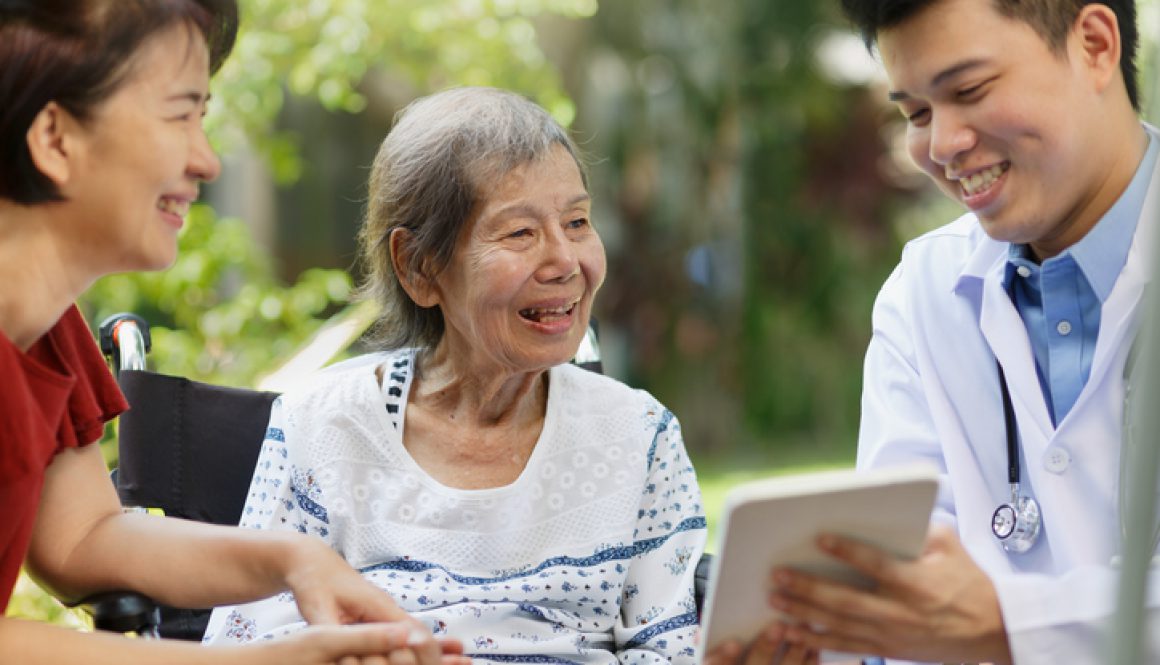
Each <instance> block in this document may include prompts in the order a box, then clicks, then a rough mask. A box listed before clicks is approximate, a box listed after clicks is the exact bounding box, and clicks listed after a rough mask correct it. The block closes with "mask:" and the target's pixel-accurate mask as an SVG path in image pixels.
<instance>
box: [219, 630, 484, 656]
mask: <svg viewBox="0 0 1160 665" xmlns="http://www.w3.org/2000/svg"><path fill="white" fill-rule="evenodd" d="M435 644H436V643H435V640H434V639H433V638H431V637H430V634H427V635H425V636H424V635H422V634H417V633H416V631H415V630H414V628H413V625H412V624H411V623H410V622H396V623H364V624H359V625H355V626H311V627H309V628H307V629H305V630H303V631H301V632H298V633H294V634H293V635H289V636H287V637H285V638H281V639H277V640H272V641H269V642H261V643H256V644H248V645H244V646H236V647H214V648H213V649H214V650H216V651H218V652H219V653H220V655H222V656H224V658H222V659H221V660H220V661H214V662H221V663H222V664H223V665H243V664H245V665H255V664H256V665H267V664H268V665H414V664H422V665H470V663H471V661H470V659H468V658H466V657H464V656H463V655H462V650H461V649H460V650H454V649H452V650H449V651H444V652H442V653H438V652H439V647H438V646H435V651H436V652H437V653H438V655H436V656H434V657H433V658H432V653H431V649H430V647H431V646H432V645H435ZM444 646H445V648H446V643H445V645H444Z"/></svg>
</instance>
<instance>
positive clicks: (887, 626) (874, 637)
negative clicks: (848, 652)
mask: <svg viewBox="0 0 1160 665" xmlns="http://www.w3.org/2000/svg"><path fill="white" fill-rule="evenodd" d="M773 604H774V607H776V608H777V609H778V610H779V611H781V612H782V614H785V615H787V616H789V617H791V618H792V619H793V620H794V624H793V625H790V626H786V629H785V640H786V641H787V642H789V643H790V644H794V645H804V646H806V647H809V648H811V649H820V648H822V646H825V645H824V644H823V643H822V642H820V641H819V639H818V638H819V637H824V638H838V639H843V640H851V641H855V642H858V643H865V644H873V645H878V644H879V643H880V642H881V641H882V640H883V639H888V637H889V638H890V639H892V636H895V635H898V634H902V635H924V634H926V633H927V629H928V627H927V626H926V625H925V624H921V625H920V624H917V623H915V622H914V621H913V620H912V619H913V617H907V619H908V620H907V621H904V622H894V621H891V620H889V619H882V618H880V617H870V618H866V617H852V616H848V615H845V614H842V613H839V612H836V611H834V610H832V609H830V608H826V607H819V606H816V605H811V604H810V603H809V602H807V601H803V600H798V599H792V598H785V597H783V596H778V597H775V598H774V600H773ZM876 651H877V647H876V648H875V649H871V650H869V652H870V653H875V652H876Z"/></svg>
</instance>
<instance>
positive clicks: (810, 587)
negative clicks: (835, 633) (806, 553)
mask: <svg viewBox="0 0 1160 665" xmlns="http://www.w3.org/2000/svg"><path fill="white" fill-rule="evenodd" d="M769 604H770V605H771V606H772V607H773V608H774V609H777V610H780V611H782V612H785V613H786V614H788V615H790V616H791V617H793V618H795V619H798V620H799V621H818V620H819V619H825V621H821V623H822V624H823V625H833V624H835V622H837V621H838V620H842V621H843V622H852V623H855V624H863V623H875V624H882V623H890V624H898V625H908V624H924V621H923V616H922V614H920V613H918V612H916V611H915V610H914V609H913V608H912V606H911V603H910V602H908V598H907V597H899V593H898V590H897V589H892V588H890V587H889V586H887V585H885V584H880V585H879V587H878V588H877V589H876V590H875V591H873V592H870V591H864V590H862V589H856V588H854V587H850V586H846V585H845V584H839V583H837V582H832V581H830V580H827V579H825V578H822V577H817V576H814V575H810V574H807V573H801V572H798V571H793V570H777V571H775V572H774V576H773V591H772V593H771V594H770V597H769Z"/></svg>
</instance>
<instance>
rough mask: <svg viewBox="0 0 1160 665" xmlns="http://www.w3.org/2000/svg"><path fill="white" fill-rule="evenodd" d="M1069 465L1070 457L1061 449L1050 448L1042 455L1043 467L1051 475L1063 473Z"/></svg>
mask: <svg viewBox="0 0 1160 665" xmlns="http://www.w3.org/2000/svg"><path fill="white" fill-rule="evenodd" d="M1070 465H1071V455H1070V454H1069V453H1068V452H1067V451H1066V450H1064V449H1063V448H1052V449H1051V450H1049V451H1047V454H1046V455H1044V459H1043V467H1044V468H1046V469H1047V470H1048V471H1050V472H1052V473H1063V472H1064V471H1067V467H1068V466H1070Z"/></svg>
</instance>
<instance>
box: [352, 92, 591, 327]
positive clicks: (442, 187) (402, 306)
mask: <svg viewBox="0 0 1160 665" xmlns="http://www.w3.org/2000/svg"><path fill="white" fill-rule="evenodd" d="M557 145H559V146H563V147H564V148H565V149H566V150H567V151H568V153H569V154H570V155H571V156H572V159H574V160H575V161H576V166H577V168H578V169H580V177H581V178H582V180H583V182H584V186H585V188H587V187H588V178H587V175H586V174H585V170H584V165H583V163H582V162H581V159H580V157H579V150H578V148H577V147H576V145H575V144H574V143H573V142H572V139H571V138H569V136H568V133H567V132H566V131H565V130H564V128H563V127H561V126H560V125H559V123H557V122H556V121H555V120H554V119H553V118H552V116H551V115H549V114H548V112H547V111H545V110H544V109H542V108H541V107H539V106H537V105H536V104H535V103H533V102H531V101H529V100H527V99H525V98H524V97H521V96H520V95H517V94H515V93H511V92H507V91H504V90H497V89H495V88H455V89H452V90H445V91H443V92H439V93H436V94H433V95H430V96H427V97H422V98H420V99H417V100H415V101H413V102H411V103H410V104H408V105H407V107H406V108H404V109H403V110H402V111H400V112H399V114H398V115H397V116H396V117H395V126H394V127H393V128H392V129H391V131H390V133H389V134H387V137H386V139H384V140H383V144H382V146H380V147H379V152H378V154H377V155H376V156H375V161H374V166H373V167H372V169H371V176H370V182H369V192H368V201H367V212H366V218H365V219H364V220H363V225H362V229H361V230H360V231H359V236H358V239H359V248H360V254H361V258H362V262H363V269H364V274H365V275H366V277H365V280H364V282H363V284H362V285H361V287H360V290H359V293H360V296H361V297H363V298H367V299H372V300H375V301H377V302H378V303H379V305H380V306H381V312H382V313H381V315H380V318H379V320H378V322H377V324H376V326H375V329H374V332H373V334H372V339H373V341H375V342H377V343H378V344H379V345H381V347H382V348H387V349H392V348H400V347H404V346H416V347H421V348H426V349H433V348H435V347H436V346H437V345H438V344H439V341H440V340H441V339H442V338H443V330H444V322H443V313H442V312H441V311H440V310H439V308H438V307H431V308H423V307H420V306H419V305H418V304H416V303H415V302H414V301H413V300H411V298H410V296H408V295H407V292H406V291H405V290H404V289H403V286H402V284H401V283H400V281H399V277H398V275H396V274H395V269H394V266H393V265H392V263H391V250H390V235H391V232H392V231H393V230H395V229H396V228H404V229H407V230H408V231H409V232H410V234H409V241H408V247H407V250H408V251H407V252H406V256H407V259H406V260H407V266H406V270H407V271H410V272H414V273H416V274H419V275H421V276H423V277H424V278H425V279H434V278H435V277H436V276H437V275H439V273H440V272H442V271H443V270H444V269H446V267H447V265H448V264H449V263H450V261H451V257H452V255H453V254H454V252H455V245H456V242H457V241H458V240H459V238H460V236H461V235H462V234H463V233H464V232H465V231H466V228H467V224H468V221H469V219H470V217H471V214H472V211H474V210H475V209H476V208H477V206H478V205H479V204H480V203H482V202H483V201H484V199H485V198H486V192H487V191H488V190H489V189H490V188H491V187H493V186H494V185H496V184H497V183H498V182H499V181H500V180H501V179H502V178H503V177H504V176H505V175H507V174H508V173H509V172H510V171H511V170H512V169H514V168H516V167H518V166H521V165H523V164H527V163H529V162H532V161H536V160H539V159H543V158H544V157H546V156H547V155H548V154H549V153H550V152H551V149H552V148H553V146H557Z"/></svg>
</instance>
